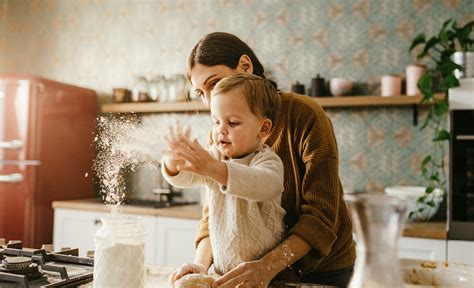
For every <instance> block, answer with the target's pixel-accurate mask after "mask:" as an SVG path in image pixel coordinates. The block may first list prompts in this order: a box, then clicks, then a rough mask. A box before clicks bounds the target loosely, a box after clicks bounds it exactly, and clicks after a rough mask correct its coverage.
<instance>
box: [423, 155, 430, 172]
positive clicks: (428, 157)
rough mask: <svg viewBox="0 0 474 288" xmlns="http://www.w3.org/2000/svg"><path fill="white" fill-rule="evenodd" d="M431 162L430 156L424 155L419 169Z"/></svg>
mask: <svg viewBox="0 0 474 288" xmlns="http://www.w3.org/2000/svg"><path fill="white" fill-rule="evenodd" d="M430 162H431V156H426V157H425V158H424V159H423V160H422V161H421V169H423V168H424V167H426V165H428V163H430Z"/></svg>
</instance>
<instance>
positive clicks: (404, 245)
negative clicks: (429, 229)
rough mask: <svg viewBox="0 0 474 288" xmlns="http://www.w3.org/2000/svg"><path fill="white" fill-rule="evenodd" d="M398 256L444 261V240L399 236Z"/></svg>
mask: <svg viewBox="0 0 474 288" xmlns="http://www.w3.org/2000/svg"><path fill="white" fill-rule="evenodd" d="M398 256H399V257H400V258H411V259H423V260H434V261H446V240H437V239H427V238H414V237H401V238H400V241H399V242H398Z"/></svg>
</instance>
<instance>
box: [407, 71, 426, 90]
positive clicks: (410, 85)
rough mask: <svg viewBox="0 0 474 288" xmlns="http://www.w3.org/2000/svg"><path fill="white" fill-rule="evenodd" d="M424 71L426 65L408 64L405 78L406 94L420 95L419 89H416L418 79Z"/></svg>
mask: <svg viewBox="0 0 474 288" xmlns="http://www.w3.org/2000/svg"><path fill="white" fill-rule="evenodd" d="M425 73H426V67H425V66H423V65H408V66H407V68H406V79H407V95H408V96H416V95H420V94H421V91H420V89H418V80H420V77H421V76H423V74H425Z"/></svg>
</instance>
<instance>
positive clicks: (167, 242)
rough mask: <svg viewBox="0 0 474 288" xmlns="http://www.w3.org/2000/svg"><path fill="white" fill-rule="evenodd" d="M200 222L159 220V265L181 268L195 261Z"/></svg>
mask: <svg viewBox="0 0 474 288" xmlns="http://www.w3.org/2000/svg"><path fill="white" fill-rule="evenodd" d="M197 225H198V220H191V219H180V218H167V217H158V218H157V229H156V236H157V237H156V240H157V247H158V251H157V260H158V263H157V264H158V265H164V266H174V267H176V266H180V265H181V264H183V263H186V262H192V261H193V260H194V253H195V247H194V239H195V237H196V231H197Z"/></svg>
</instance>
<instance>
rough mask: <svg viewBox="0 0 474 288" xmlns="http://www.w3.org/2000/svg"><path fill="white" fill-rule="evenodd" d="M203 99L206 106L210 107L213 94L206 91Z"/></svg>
mask: <svg viewBox="0 0 474 288" xmlns="http://www.w3.org/2000/svg"><path fill="white" fill-rule="evenodd" d="M201 100H202V103H204V105H205V106H206V107H209V106H210V102H211V101H210V100H211V94H210V93H208V92H204V93H203V95H202V96H201Z"/></svg>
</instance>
